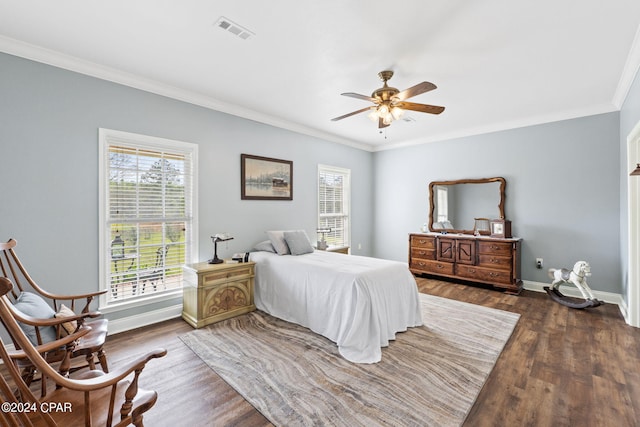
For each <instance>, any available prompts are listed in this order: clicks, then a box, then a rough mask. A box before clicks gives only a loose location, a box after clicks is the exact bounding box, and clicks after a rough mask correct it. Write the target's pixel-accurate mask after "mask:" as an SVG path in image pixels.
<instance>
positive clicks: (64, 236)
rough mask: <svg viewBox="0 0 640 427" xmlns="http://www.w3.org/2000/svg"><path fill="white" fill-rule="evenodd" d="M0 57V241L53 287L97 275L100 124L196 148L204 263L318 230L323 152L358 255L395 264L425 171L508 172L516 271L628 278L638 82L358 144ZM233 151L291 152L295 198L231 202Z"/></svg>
mask: <svg viewBox="0 0 640 427" xmlns="http://www.w3.org/2000/svg"><path fill="white" fill-rule="evenodd" d="M0 70H2V79H0V99H2V101H0V159H1V160H2V167H1V168H0V182H1V183H2V184H0V185H1V190H2V195H3V203H2V204H1V205H0V240H6V239H8V238H9V237H14V238H16V239H18V241H19V253H20V254H21V256H22V258H23V260H24V261H25V263H26V264H27V265H28V266H29V270H30V271H31V273H32V275H33V276H35V278H36V279H37V280H39V281H41V282H43V284H45V285H46V286H47V287H48V288H50V289H52V290H54V291H59V292H75V291H80V290H86V289H97V286H98V262H99V260H98V212H97V209H98V195H97V189H98V143H97V130H98V128H99V127H104V128H110V129H116V130H122V131H127V132H135V133H141V134H146V135H153V136H158V137H162V138H170V139H177V140H182V141H187V142H193V143H197V144H198V145H199V150H200V152H199V156H200V159H199V160H200V162H199V171H200V173H199V203H200V205H199V220H200V233H199V240H200V250H199V258H200V260H205V259H207V258H209V257H210V256H211V250H212V247H211V243H210V239H209V236H210V235H211V234H213V233H216V232H221V231H227V232H229V233H232V234H233V235H234V236H235V240H232V241H230V242H229V244H228V246H227V245H221V248H220V249H221V252H222V255H223V256H228V255H229V254H231V253H233V252H238V251H243V250H246V249H247V248H249V247H250V246H251V245H252V244H254V243H255V242H257V241H259V240H262V239H264V238H266V236H265V234H264V231H265V230H267V229H276V228H294V227H295V228H303V229H305V230H307V233H309V235H310V237H312V238H313V235H314V230H315V223H316V173H317V164H318V163H323V164H328V165H335V166H340V167H345V168H350V169H351V170H352V198H353V200H352V214H353V224H352V243H353V244H352V251H353V253H355V254H361V255H373V256H377V257H381V258H389V259H397V260H403V261H406V259H407V252H408V247H407V243H408V241H407V234H408V233H409V232H412V231H417V230H419V228H420V226H421V225H422V224H423V223H424V222H427V220H428V218H427V212H428V200H427V199H428V184H429V182H430V181H439V180H450V179H461V178H483V177H491V176H503V177H505V178H506V179H507V200H506V214H507V218H508V219H511V220H512V221H513V232H514V234H515V235H517V236H519V237H522V238H523V239H524V242H523V257H522V261H523V278H524V279H525V280H531V281H537V282H547V281H548V277H547V273H546V270H547V268H549V267H559V266H570V265H572V264H573V263H574V262H575V261H576V260H578V259H586V260H587V261H589V262H590V263H591V265H592V269H593V277H592V278H591V280H590V283H591V284H592V286H593V287H594V288H595V289H598V290H603V291H610V292H616V293H620V292H622V291H623V289H624V288H623V283H622V278H621V265H622V266H624V260H623V259H621V258H622V257H621V248H623V249H622V250H623V252H624V251H626V246H625V245H624V244H623V243H622V242H624V239H621V236H620V233H621V231H622V232H623V233H624V232H625V230H626V225H625V224H626V223H625V224H623V223H624V222H625V221H626V219H624V218H626V177H624V176H623V175H624V174H622V173H621V164H622V165H624V168H626V134H627V133H628V132H629V131H630V130H631V128H632V127H633V125H635V123H636V122H637V121H638V120H639V119H640V105H639V103H638V99H639V98H640V97H639V96H638V94H639V93H640V88H638V86H639V84H638V82H636V83H635V84H634V87H633V89H632V92H631V93H630V95H629V97H628V98H627V101H626V103H625V106H624V108H623V110H622V111H621V112H620V113H610V114H603V115H597V116H592V117H584V118H580V119H574V120H567V121H561V122H555V123H548V124H544V125H539V126H532V127H527V128H520V129H514V130H508V131H503V132H496V133H491V134H485V135H478V136H473V137H467V138H459V139H454V140H448V141H441V142H434V143H428V144H424V145H421V146H414V147H406V148H402V149H396V150H389V151H381V152H377V153H368V152H364V151H361V150H357V149H353V148H350V147H346V146H342V145H339V144H334V143H331V142H327V141H323V140H320V139H316V138H312V137H309V136H304V135H299V134H296V133H293V132H289V131H286V130H282V129H277V128H274V127H271V126H267V125H263V124H260V123H256V122H253V121H250V120H246V119H241V118H238V117H234V116H230V115H227V114H223V113H219V112H215V111H211V110H208V109H206V108H201V107H198V106H194V105H191V104H187V103H184V102H180V101H176V100H172V99H169V98H165V97H162V96H158V95H154V94H150V93H147V92H144V91H139V90H136V89H132V88H130V87H125V86H122V85H118V84H114V83H110V82H106V81H102V80H99V79H95V78H92V77H88V76H84V75H81V74H77V73H73V72H69V71H65V70H61V69H58V68H55V67H50V66H47V65H44V64H40V63H36V62H32V61H28V60H25V59H21V58H17V57H14V56H11V55H6V54H0ZM623 140H624V142H623ZM621 148H623V149H624V150H623V151H624V152H622V151H621ZM241 153H249V154H255V155H261V156H267V157H275V158H281V159H287V160H293V162H294V200H293V201H291V202H282V201H279V202H269V201H242V200H240V188H239V175H240V171H239V168H240V154H241ZM621 183H624V187H623V188H621ZM374 189H375V191H374ZM621 195H624V196H623V197H622V198H621ZM621 209H623V212H621ZM621 214H622V217H623V221H622V223H621ZM373 236H375V238H374V237H373ZM358 245H361V247H362V249H361V250H359V249H358ZM536 257H542V258H544V260H545V268H544V269H543V270H537V269H535V265H534V264H535V258H536ZM623 269H624V267H623ZM169 303H175V301H171V302H169ZM167 304H168V303H167ZM123 314H130V313H123Z"/></svg>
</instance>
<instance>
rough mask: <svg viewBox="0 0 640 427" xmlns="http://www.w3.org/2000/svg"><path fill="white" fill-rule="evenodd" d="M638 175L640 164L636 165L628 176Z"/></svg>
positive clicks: (639, 173)
mask: <svg viewBox="0 0 640 427" xmlns="http://www.w3.org/2000/svg"><path fill="white" fill-rule="evenodd" d="M636 175H640V163H637V164H636V168H635V169H634V170H633V172H631V173H630V174H629V176H636Z"/></svg>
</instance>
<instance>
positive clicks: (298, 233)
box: [284, 230, 313, 255]
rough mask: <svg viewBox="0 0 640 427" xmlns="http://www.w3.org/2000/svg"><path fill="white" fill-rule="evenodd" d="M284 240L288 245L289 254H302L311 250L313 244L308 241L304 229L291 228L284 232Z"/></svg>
mask: <svg viewBox="0 0 640 427" xmlns="http://www.w3.org/2000/svg"><path fill="white" fill-rule="evenodd" d="M284 240H285V242H287V246H289V250H290V251H291V255H303V254H309V253H311V252H313V246H311V243H310V242H309V237H307V233H306V232H305V231H304V230H293V231H285V232H284Z"/></svg>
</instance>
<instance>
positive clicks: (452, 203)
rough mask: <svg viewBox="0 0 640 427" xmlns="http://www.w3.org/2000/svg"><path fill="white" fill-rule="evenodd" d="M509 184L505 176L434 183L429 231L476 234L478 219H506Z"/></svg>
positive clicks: (430, 201) (432, 185) (431, 189)
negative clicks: (506, 198)
mask: <svg viewBox="0 0 640 427" xmlns="http://www.w3.org/2000/svg"><path fill="white" fill-rule="evenodd" d="M506 185H507V182H506V180H505V179H504V178H502V177H494V178H483V179H459V180H456V181H434V182H431V183H430V184H429V203H430V209H429V230H431V231H435V232H443V231H446V232H447V233H464V234H473V233H474V228H475V227H476V226H477V224H478V223H479V221H476V219H478V218H480V219H497V218H504V217H505V216H504V199H505V187H506ZM481 221H482V220H480V222H481Z"/></svg>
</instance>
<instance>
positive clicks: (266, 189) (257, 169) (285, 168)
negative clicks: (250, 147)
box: [240, 154, 293, 200]
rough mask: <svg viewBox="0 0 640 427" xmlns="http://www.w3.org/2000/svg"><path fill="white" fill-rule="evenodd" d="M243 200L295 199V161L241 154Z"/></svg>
mask: <svg viewBox="0 0 640 427" xmlns="http://www.w3.org/2000/svg"><path fill="white" fill-rule="evenodd" d="M240 188H241V199H242V200H293V162H292V161H290V160H280V159H272V158H270V157H260V156H252V155H250V154H241V155H240Z"/></svg>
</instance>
